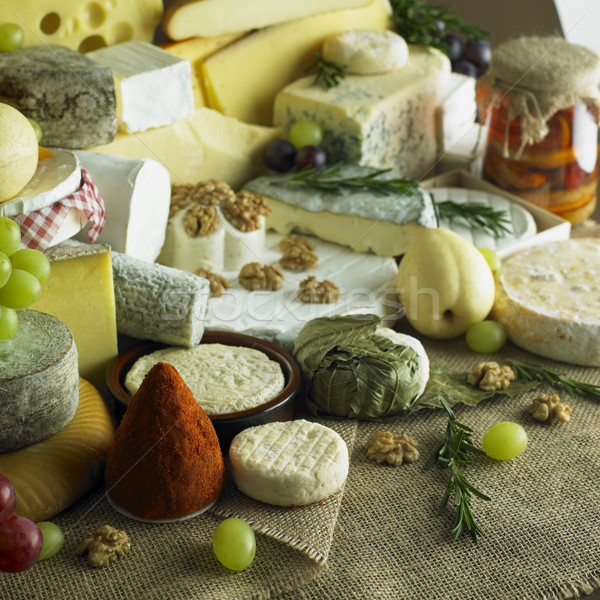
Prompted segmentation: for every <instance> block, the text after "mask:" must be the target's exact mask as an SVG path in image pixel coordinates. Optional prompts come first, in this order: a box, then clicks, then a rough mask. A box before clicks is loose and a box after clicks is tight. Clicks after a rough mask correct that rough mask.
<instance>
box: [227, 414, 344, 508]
mask: <svg viewBox="0 0 600 600" xmlns="http://www.w3.org/2000/svg"><path fill="white" fill-rule="evenodd" d="M229 460H230V465H231V473H232V475H233V480H234V481H235V484H236V486H237V487H238V489H240V490H241V491H242V492H243V493H244V494H246V495H247V496H250V497H251V498H254V499H255V500H260V501H261V502H266V503H267V504H275V505H277V506H292V505H296V506H304V505H306V504H311V503H313V502H318V501H319V500H323V499H324V498H327V497H328V496H330V495H331V494H333V493H334V492H337V491H338V490H339V489H340V488H341V487H342V485H343V484H344V481H345V480H346V477H347V476H348V466H349V462H348V447H347V446H346V443H345V442H344V440H343V439H342V438H341V436H340V435H339V434H338V433H336V432H335V431H333V429H330V428H329V427H325V426H324V425H320V424H319V423H312V422H310V421H305V420H302V419H300V420H297V421H285V422H275V423H268V424H266V425H259V426H258V427H250V428H248V429H245V430H243V431H241V432H240V433H238V434H237V435H236V436H235V437H234V438H233V441H232V443H231V446H230V447H229Z"/></svg>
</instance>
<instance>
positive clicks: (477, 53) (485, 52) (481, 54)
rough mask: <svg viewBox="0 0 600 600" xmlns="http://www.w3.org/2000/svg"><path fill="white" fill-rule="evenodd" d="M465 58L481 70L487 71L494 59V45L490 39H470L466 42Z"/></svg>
mask: <svg viewBox="0 0 600 600" xmlns="http://www.w3.org/2000/svg"><path fill="white" fill-rule="evenodd" d="M465 58H466V59H467V60H468V61H470V62H472V63H473V64H474V65H475V66H476V67H478V68H479V69H480V70H481V71H485V70H486V69H487V68H488V65H489V64H490V60H492V47H491V45H490V42H489V40H469V41H468V42H467V43H466V44H465Z"/></svg>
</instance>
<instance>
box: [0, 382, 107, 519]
mask: <svg viewBox="0 0 600 600" xmlns="http://www.w3.org/2000/svg"><path fill="white" fill-rule="evenodd" d="M114 434H115V426H114V423H113V419H112V415H111V414H110V410H109V409H108V406H107V405H106V402H105V401H104V399H103V398H102V396H101V395H100V393H99V392H98V390H97V389H96V388H95V387H94V386H93V385H92V384H91V383H89V382H88V381H86V380H85V379H79V407H78V408H77V412H76V413H75V416H74V417H73V418H72V419H71V421H70V422H69V423H68V424H67V425H66V426H65V427H64V428H63V429H61V430H60V431H59V432H58V433H56V434H55V435H53V436H52V437H49V438H48V439H46V440H43V441H41V442H38V443H37V444H33V445H32V446H28V447H27V448H22V449H21V450H15V451H14V452H5V453H0V473H2V475H4V476H5V477H6V478H7V479H8V480H9V481H10V482H11V483H12V485H13V487H14V488H15V493H16V495H17V507H16V510H15V512H16V514H18V515H21V516H23V517H27V518H28V519H31V520H32V521H44V520H46V519H50V518H52V517H53V516H54V515H56V514H57V513H59V512H60V511H61V510H64V509H65V508H67V506H70V505H71V504H73V502H75V501H76V500H78V499H79V498H81V497H82V496H83V495H84V494H85V493H86V492H87V491H88V490H90V489H91V488H92V487H93V486H94V485H95V484H96V483H97V482H98V481H100V479H101V477H102V473H103V470H104V462H105V460H106V455H107V453H108V449H109V447H110V445H111V444H112V441H113V438H114Z"/></svg>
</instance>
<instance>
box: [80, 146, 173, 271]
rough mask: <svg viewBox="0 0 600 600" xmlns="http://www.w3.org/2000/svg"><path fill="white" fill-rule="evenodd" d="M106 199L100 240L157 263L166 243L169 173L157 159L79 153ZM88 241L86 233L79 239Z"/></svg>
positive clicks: (125, 252)
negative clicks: (104, 221)
mask: <svg viewBox="0 0 600 600" xmlns="http://www.w3.org/2000/svg"><path fill="white" fill-rule="evenodd" d="M76 155H77V157H78V158H79V160H80V161H81V163H82V164H83V165H84V167H85V168H86V169H87V171H88V173H89V174H90V176H91V177H92V179H93V181H94V183H95V184H96V186H97V187H98V190H99V192H100V195H101V196H102V199H103V200H104V207H105V210H106V223H105V225H104V227H103V229H102V232H101V233H100V236H99V237H98V239H97V240H96V241H97V243H99V244H108V245H109V246H110V247H111V249H112V250H114V251H116V252H123V253H124V254H127V255H129V256H133V257H134V258H139V259H140V260H146V261H148V262H153V261H154V260H155V259H156V257H157V256H158V254H159V252H160V249H161V248H162V245H163V243H164V241H165V228H166V225H167V219H168V216H169V203H170V200H171V178H170V177H169V172H168V171H167V170H166V169H165V168H164V167H163V166H162V165H161V164H159V163H157V162H156V161H155V160H152V159H149V158H144V159H133V158H124V157H122V156H114V155H110V154H102V153H99V152H89V151H87V150H78V151H77V152H76ZM76 239H78V240H79V241H81V242H85V241H87V238H86V237H85V232H84V231H82V232H81V233H79V234H78V235H77V236H76Z"/></svg>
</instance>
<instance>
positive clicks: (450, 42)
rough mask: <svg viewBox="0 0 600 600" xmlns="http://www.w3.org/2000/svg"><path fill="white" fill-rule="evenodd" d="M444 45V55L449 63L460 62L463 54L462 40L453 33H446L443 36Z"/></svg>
mask: <svg viewBox="0 0 600 600" xmlns="http://www.w3.org/2000/svg"><path fill="white" fill-rule="evenodd" d="M444 43H445V44H446V54H447V55H448V58H449V59H450V61H451V62H453V63H455V62H456V61H458V60H460V57H461V56H462V52H463V43H462V39H461V38H460V37H459V36H458V35H456V34H455V33H447V34H446V35H445V36H444Z"/></svg>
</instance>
